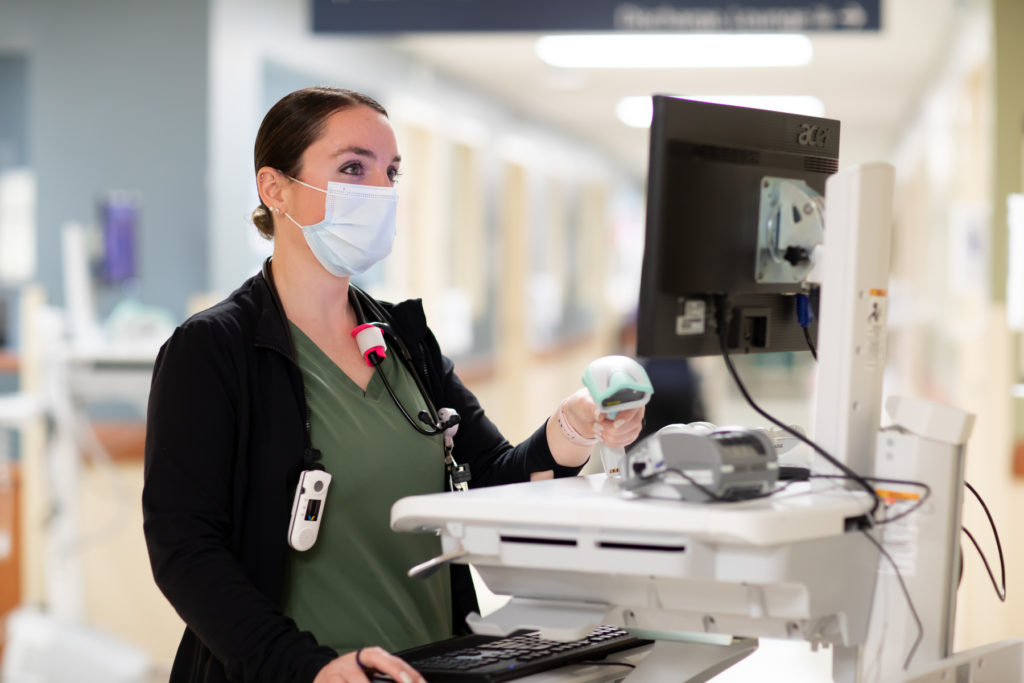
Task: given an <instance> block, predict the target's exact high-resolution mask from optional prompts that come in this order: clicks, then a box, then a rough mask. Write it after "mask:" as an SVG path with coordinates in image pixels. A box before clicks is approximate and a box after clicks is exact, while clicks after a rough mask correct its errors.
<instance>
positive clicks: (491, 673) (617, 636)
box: [397, 626, 652, 683]
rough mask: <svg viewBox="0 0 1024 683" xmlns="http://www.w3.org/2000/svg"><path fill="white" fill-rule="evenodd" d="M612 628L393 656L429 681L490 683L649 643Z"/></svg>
mask: <svg viewBox="0 0 1024 683" xmlns="http://www.w3.org/2000/svg"><path fill="white" fill-rule="evenodd" d="M651 642H652V641H650V640H641V639H639V638H635V637H633V636H631V635H630V634H629V633H628V632H627V631H624V630H623V629H621V628H618V627H615V626H599V627H598V628H596V629H595V630H594V631H592V632H591V633H590V635H588V636H586V637H585V638H582V639H580V640H573V641H568V642H565V641H556V640H545V639H543V638H541V637H540V635H539V633H538V632H537V631H516V632H515V633H513V634H511V635H508V636H505V637H496V636H481V635H471V636H458V637H455V638H451V639H449V640H442V641H440V642H437V643H431V644H429V645H424V646H422V647H417V648H413V649H411V650H405V651H404V652H399V653H397V655H398V656H399V657H401V658H402V659H404V660H405V661H407V662H408V663H409V664H410V665H411V666H412V667H413V668H414V669H416V670H417V671H419V672H420V673H421V674H423V677H424V678H426V679H427V682H428V683H491V682H492V681H507V680H510V679H513V678H520V677H522V676H529V675H530V674H535V673H539V672H541V671H547V670H549V669H555V668H558V667H560V666H565V665H567V664H575V663H580V662H585V661H591V660H600V659H603V658H604V657H605V656H607V655H610V654H612V653H614V652H619V651H622V650H627V649H629V648H634V647H640V646H641V645H647V644H649V643H651Z"/></svg>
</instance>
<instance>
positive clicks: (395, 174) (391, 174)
mask: <svg viewBox="0 0 1024 683" xmlns="http://www.w3.org/2000/svg"><path fill="white" fill-rule="evenodd" d="M401 175H402V172H401V171H399V170H398V169H397V168H389V169H388V180H390V181H391V182H395V181H397V180H398V178H399V176H401Z"/></svg>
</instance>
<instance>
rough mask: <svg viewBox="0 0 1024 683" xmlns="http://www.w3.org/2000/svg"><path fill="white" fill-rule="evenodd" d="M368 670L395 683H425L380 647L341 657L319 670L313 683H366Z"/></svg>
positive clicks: (367, 648) (418, 675) (399, 660)
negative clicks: (389, 678)
mask: <svg viewBox="0 0 1024 683" xmlns="http://www.w3.org/2000/svg"><path fill="white" fill-rule="evenodd" d="M360 662H361V663H362V666H360ZM364 667H365V668H364ZM370 670H372V671H379V672H380V673H382V674H387V675H389V676H391V678H392V679H393V680H394V681H395V682H396V683H426V681H425V680H424V679H423V676H421V675H420V674H419V672H418V671H416V669H414V668H412V667H411V666H409V665H408V664H406V663H405V661H404V660H402V659H399V658H398V657H395V656H394V655H393V654H391V653H389V652H388V651H387V650H385V649H384V648H380V647H364V648H363V649H361V650H359V651H358V652H349V653H348V654H344V655H341V656H340V657H338V658H337V659H335V660H332V661H331V662H330V663H329V664H327V666H325V667H324V668H322V669H320V673H318V674H317V675H316V678H314V679H313V683H367V681H369V675H368V674H367V672H368V671H370ZM372 671H370V673H371V674H372Z"/></svg>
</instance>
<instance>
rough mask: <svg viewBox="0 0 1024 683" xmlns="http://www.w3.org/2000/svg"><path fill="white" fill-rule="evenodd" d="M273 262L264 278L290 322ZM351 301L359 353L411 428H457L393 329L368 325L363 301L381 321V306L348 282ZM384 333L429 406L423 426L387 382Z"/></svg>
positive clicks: (427, 432)
mask: <svg viewBox="0 0 1024 683" xmlns="http://www.w3.org/2000/svg"><path fill="white" fill-rule="evenodd" d="M271 260H272V259H271V258H268V259H267V260H266V261H264V262H263V279H264V280H266V281H267V284H268V285H270V290H271V292H272V294H273V299H274V304H275V305H276V306H277V309H278V312H279V313H280V314H281V317H282V319H284V320H287V317H286V316H285V314H284V306H283V305H282V304H281V298H280V296H279V295H278V293H277V286H276V285H275V284H274V273H273V271H272V270H271V267H270V262H271ZM348 299H349V303H350V304H351V305H352V310H353V311H354V312H355V314H356V321H357V322H358V323H359V324H358V325H357V326H356V327H355V329H353V330H352V332H351V334H352V336H353V337H354V338H355V340H356V344H357V345H358V346H359V352H360V353H361V354H362V356H363V358H364V359H365V360H366V364H367V365H369V366H371V367H372V368H374V369H375V370H376V371H377V375H378V376H379V377H380V378H381V381H382V382H383V384H384V388H385V389H386V390H387V392H388V395H389V396H391V400H392V401H394V403H395V406H397V407H398V410H399V411H400V412H401V413H402V415H403V416H404V417H405V419H406V421H407V422H408V423H409V424H410V425H411V426H412V428H413V429H415V430H416V431H417V432H419V433H420V434H423V435H424V436H437V435H439V434H444V433H445V432H446V431H447V430H449V429H451V428H452V427H454V426H455V425H457V424H458V423H459V414H458V413H457V412H455V411H454V410H450V409H449V410H443V413H444V418H443V419H442V416H441V415H440V414H439V413H438V410H437V409H436V408H435V407H434V402H433V401H432V400H431V399H430V394H429V393H427V388H426V387H425V386H423V381H422V380H421V379H420V376H419V375H418V374H417V373H416V368H414V367H413V364H412V355H411V354H410V353H409V349H408V348H407V347H406V346H405V344H404V343H403V342H402V340H401V339H400V338H399V337H398V335H396V334H395V333H394V332H393V331H392V330H391V327H390V326H389V325H387V324H386V323H384V322H368V320H369V319H368V317H367V315H366V312H365V309H364V308H363V303H364V302H365V304H366V306H367V308H370V309H371V310H372V312H373V314H374V315H375V316H376V317H378V318H380V319H381V320H383V319H384V318H385V315H384V312H383V310H381V308H380V306H378V305H377V302H376V301H374V300H373V299H371V298H370V296H369V295H368V294H366V293H364V292H363V291H362V290H361V289H359V288H358V287H356V286H355V285H353V284H351V283H349V286H348ZM385 334H387V335H388V336H389V337H391V340H392V342H393V343H394V345H395V348H396V349H397V350H398V355H399V357H400V358H401V360H402V363H403V364H404V365H405V367H406V368H407V369H408V370H409V374H410V375H412V379H413V381H414V382H415V383H416V388H417V389H418V390H419V392H420V396H422V397H423V401H424V403H426V405H427V409H426V410H421V411H419V413H418V414H417V417H418V418H419V420H420V422H422V423H423V424H422V425H421V424H420V422H417V421H416V420H415V419H413V417H412V415H410V414H409V411H408V410H407V409H406V407H405V405H404V404H403V403H402V401H401V399H399V398H398V395H397V394H396V393H395V390H394V389H393V388H392V387H391V382H389V381H388V377H387V375H386V374H385V373H384V369H383V368H382V367H381V364H382V363H383V362H384V358H385V357H386V355H387V345H386V344H385V343H384V335H385ZM307 410H308V409H307ZM307 422H308V420H307ZM423 425H426V426H423ZM308 437H309V435H308V433H307V441H308ZM311 448H312V446H311V445H310V444H309V443H307V449H311Z"/></svg>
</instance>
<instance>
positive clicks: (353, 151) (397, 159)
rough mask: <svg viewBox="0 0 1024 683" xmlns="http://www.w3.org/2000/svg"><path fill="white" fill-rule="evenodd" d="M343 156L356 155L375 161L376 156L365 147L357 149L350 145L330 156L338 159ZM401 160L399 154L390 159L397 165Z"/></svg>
mask: <svg viewBox="0 0 1024 683" xmlns="http://www.w3.org/2000/svg"><path fill="white" fill-rule="evenodd" d="M343 154H356V155H358V156H361V157H368V158H370V159H374V160H376V159H377V155H376V154H375V153H374V152H373V150H370V149H366V148H365V147H359V146H356V145H350V146H348V147H344V148H342V149H339V150H337V151H336V152H334V154H332V155H331V156H335V157H340V156H341V155H343ZM401 160H402V155H401V154H396V155H395V158H394V159H392V160H391V162H392V163H396V164H397V163H398V162H400V161H401Z"/></svg>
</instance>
